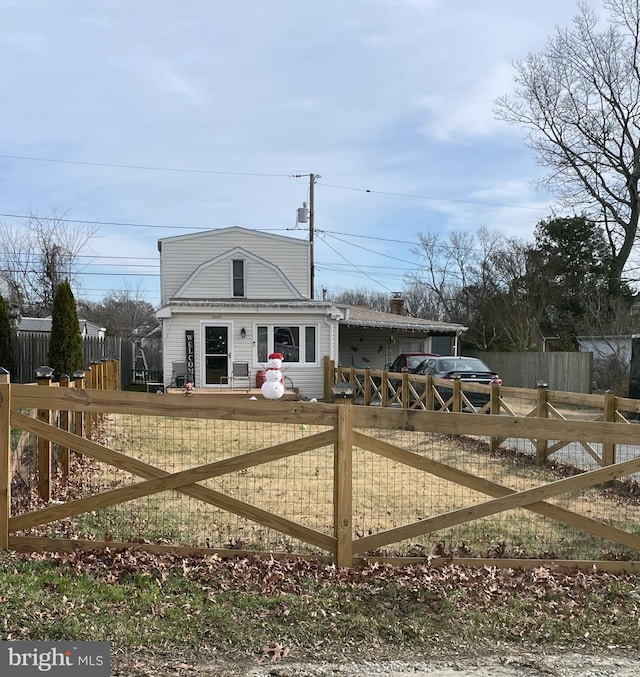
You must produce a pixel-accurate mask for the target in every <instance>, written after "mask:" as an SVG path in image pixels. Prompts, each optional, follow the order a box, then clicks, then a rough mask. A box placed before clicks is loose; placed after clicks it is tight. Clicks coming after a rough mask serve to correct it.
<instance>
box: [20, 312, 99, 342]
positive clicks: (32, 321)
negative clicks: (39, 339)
mask: <svg viewBox="0 0 640 677" xmlns="http://www.w3.org/2000/svg"><path fill="white" fill-rule="evenodd" d="M52 322H53V320H52V319H51V316H49V317H23V318H22V319H21V320H20V323H19V324H18V327H17V329H16V331H17V333H18V334H50V333H51V324H52ZM78 328H79V330H80V336H82V338H87V337H89V336H97V337H98V338H104V337H105V336H106V333H107V329H106V327H101V326H100V325H99V324H96V323H95V322H91V321H90V320H78Z"/></svg>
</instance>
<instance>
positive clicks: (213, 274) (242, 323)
mask: <svg viewBox="0 0 640 677" xmlns="http://www.w3.org/2000/svg"><path fill="white" fill-rule="evenodd" d="M158 249H159V251H160V289H161V307H160V308H159V309H158V311H157V312H156V316H157V317H158V319H159V320H160V322H161V326H162V355H163V369H164V384H165V386H170V385H172V384H175V383H176V377H177V376H178V375H179V374H178V371H180V372H181V373H180V376H182V375H184V376H185V377H186V379H187V380H192V381H193V382H194V384H195V387H196V388H212V389H215V388H219V387H221V386H224V385H226V384H227V383H228V382H229V378H230V377H231V376H232V375H233V370H234V363H244V364H248V365H249V370H250V373H251V379H252V382H253V385H256V384H257V382H258V381H257V380H256V374H257V372H259V371H261V370H264V368H265V366H266V363H267V359H268V356H269V354H270V353H271V352H281V353H282V354H283V355H284V363H283V373H284V374H285V376H286V377H288V378H289V379H290V381H291V384H292V385H293V387H295V388H297V390H298V392H299V394H300V395H301V396H302V397H308V398H311V397H318V398H320V397H322V395H323V377H324V372H323V362H324V357H325V356H328V357H329V358H330V359H332V360H333V361H334V362H335V363H336V364H339V365H342V366H348V367H350V366H358V367H367V366H368V367H371V368H377V369H382V368H384V366H385V365H387V364H388V363H389V362H391V360H392V359H393V358H394V357H395V355H396V354H398V353H400V352H406V351H408V350H410V351H424V352H439V353H455V352H456V350H457V343H458V337H459V336H460V334H461V333H462V332H463V331H465V330H466V327H463V326H462V325H457V324H451V323H445V322H432V321H429V320H419V319H416V318H411V317H407V316H405V315H402V314H401V312H402V302H401V299H394V306H393V307H394V308H395V311H394V313H378V312H374V311H371V310H368V309H364V308H358V307H354V306H348V305H344V304H338V303H334V302H332V301H325V300H317V299H313V298H311V296H312V294H311V274H310V270H311V250H310V244H309V242H308V241H306V240H302V239H298V238H292V237H285V236H282V235H272V234H266V233H261V232H257V231H253V230H248V229H246V228H240V227H231V228H222V229H218V230H210V231H206V232H200V233H193V234H188V235H178V236H175V237H168V238H163V239H161V240H159V241H158ZM185 368H186V373H185Z"/></svg>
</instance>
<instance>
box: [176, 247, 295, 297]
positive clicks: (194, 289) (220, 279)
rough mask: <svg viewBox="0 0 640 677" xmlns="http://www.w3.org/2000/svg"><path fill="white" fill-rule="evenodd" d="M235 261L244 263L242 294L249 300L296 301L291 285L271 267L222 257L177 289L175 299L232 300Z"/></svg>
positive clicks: (255, 262) (233, 257) (254, 261)
mask: <svg viewBox="0 0 640 677" xmlns="http://www.w3.org/2000/svg"><path fill="white" fill-rule="evenodd" d="M235 259H242V260H244V263H245V266H244V275H245V295H244V297H243V298H246V299H250V300H260V299H289V298H299V295H298V294H297V293H296V290H295V289H292V285H291V284H288V283H287V282H288V281H287V279H286V278H285V277H284V276H283V275H282V274H281V273H280V272H279V271H278V270H277V269H274V268H273V266H270V265H269V264H268V263H267V262H265V261H262V260H256V259H254V258H243V256H242V254H237V255H233V256H229V257H225V258H223V259H222V260H217V261H216V262H214V263H212V264H211V265H206V264H205V265H204V266H203V267H202V269H200V270H197V271H196V272H195V274H194V275H193V277H192V278H190V279H189V280H187V282H186V283H185V284H184V285H183V286H182V287H181V288H180V289H179V290H178V292H177V295H178V297H179V298H189V299H207V298H209V299H210V298H231V297H232V294H233V292H232V267H233V261H234V260H235Z"/></svg>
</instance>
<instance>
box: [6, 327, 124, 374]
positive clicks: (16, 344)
mask: <svg viewBox="0 0 640 677" xmlns="http://www.w3.org/2000/svg"><path fill="white" fill-rule="evenodd" d="M50 338H51V334H48V333H38V334H36V333H33V334H31V333H22V334H20V335H19V336H16V335H14V336H13V337H12V344H13V357H14V360H13V361H14V364H15V368H14V370H13V372H12V373H11V380H12V381H13V382H14V383H32V382H33V381H34V380H35V371H36V369H38V367H41V366H43V365H46V364H49V341H50ZM82 348H83V351H84V352H83V355H84V366H89V365H91V364H92V363H93V362H100V361H102V360H113V359H115V360H121V359H122V357H123V356H124V357H125V359H127V360H128V363H129V365H130V364H131V357H130V354H131V350H132V349H131V342H130V341H129V340H128V339H122V338H120V337H118V336H107V337H106V338H100V337H98V336H87V337H85V338H84V339H83V341H82ZM128 368H129V369H130V368H131V367H130V366H129V367H128Z"/></svg>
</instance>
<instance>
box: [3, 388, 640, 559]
mask: <svg viewBox="0 0 640 677" xmlns="http://www.w3.org/2000/svg"><path fill="white" fill-rule="evenodd" d="M136 397H142V398H144V397H145V396H144V395H138V394H131V398H132V402H135V401H136V400H135V398H136ZM148 397H149V398H150V399H149V400H144V399H143V400H140V401H141V402H147V401H151V396H148ZM163 397H170V396H163ZM161 400H162V398H160V400H156V399H153V401H154V402H156V401H158V402H160V401H161ZM313 406H314V405H311V404H307V405H306V407H307V412H308V413H309V412H312V411H313ZM315 406H317V407H318V408H320V409H321V408H322V407H325V408H326V406H327V405H315ZM339 408H340V407H338V409H339ZM354 409H355V407H354ZM323 411H325V410H323ZM28 413H29V415H30V416H31V417H35V415H36V410H30V411H29V412H28ZM176 413H179V412H176ZM527 413H528V411H527V410H526V406H525V409H524V410H523V413H522V414H521V415H522V416H525V417H526V416H527ZM576 413H577V414H579V415H580V416H582V417H583V418H582V419H581V420H584V421H595V420H597V418H598V416H599V415H601V413H600V414H598V413H597V412H595V411H582V412H573V413H571V415H576ZM411 414H413V415H414V418H412V419H411V421H413V422H416V421H421V420H423V419H420V418H416V417H421V416H423V417H427V418H425V419H424V420H428V421H440V420H445V419H446V417H455V416H456V415H454V414H447V413H436V414H434V413H428V414H427V413H422V412H411ZM221 415H222V414H221ZM310 415H311V414H310V413H309V416H310ZM211 416H212V417H211V418H204V417H198V418H194V417H189V416H179V415H139V414H134V413H123V412H119V413H103V414H99V415H95V417H94V418H95V422H94V425H93V428H92V440H93V442H95V443H97V444H99V445H101V447H104V448H106V449H109V450H111V451H112V452H114V453H115V454H121V455H122V458H126V459H132V460H135V461H136V462H137V463H139V464H143V465H142V466H141V467H143V468H147V469H148V470H149V471H148V473H146V474H144V473H143V474H142V476H140V474H139V473H137V472H133V471H132V470H131V469H127V468H129V466H128V465H127V463H121V464H118V463H115V462H104V461H100V460H94V459H90V458H88V457H86V456H83V455H80V454H77V453H74V452H72V454H71V462H70V464H69V474H68V476H67V477H65V476H63V474H62V465H61V463H60V458H61V451H62V449H61V447H60V446H59V445H54V447H53V468H54V476H55V478H56V481H55V483H54V486H53V489H52V500H53V503H54V504H56V503H60V504H62V503H67V502H70V501H72V500H74V499H79V498H88V497H93V496H97V495H99V494H101V492H108V491H114V490H117V489H122V488H127V487H132V486H134V485H136V483H138V482H141V481H142V479H143V478H147V479H149V478H150V477H159V476H165V475H171V474H173V473H179V472H187V471H188V472H191V471H193V470H194V469H196V468H199V467H200V466H203V465H207V464H212V463H220V462H223V461H229V462H230V461H233V460H235V459H238V458H241V457H245V456H246V455H247V454H255V453H258V452H261V451H263V450H269V449H273V448H276V447H279V446H282V445H286V444H287V443H294V442H296V441H300V440H305V439H308V440H311V441H312V440H314V439H315V436H319V435H321V434H322V433H327V432H330V431H331V430H332V429H333V428H332V426H331V425H316V424H313V423H310V422H308V421H309V420H310V419H309V416H307V418H305V419H304V420H305V421H307V422H299V421H295V422H291V421H290V420H288V419H289V418H291V417H290V416H288V417H287V416H284V417H283V418H282V420H277V421H271V420H264V417H261V418H262V419H263V420H250V419H249V420H248V419H247V418H246V417H245V418H244V420H236V419H234V418H233V416H232V415H230V414H229V412H228V411H227V412H225V413H224V417H222V418H215V412H214V411H213V410H212V414H211ZM457 416H458V418H456V419H455V420H456V421H460V422H464V421H471V420H472V419H473V418H475V417H473V416H471V415H467V414H458V415H457ZM562 416H564V414H562ZM428 417H431V418H428ZM443 417H444V418H443ZM502 418H504V419H507V418H508V417H493V416H492V417H488V416H487V417H484V419H485V420H486V421H487V422H488V424H489V423H490V424H491V425H492V426H494V427H495V432H494V433H493V434H495V435H499V433H500V425H501V419H502ZM52 420H53V421H54V425H55V424H56V421H59V416H57V415H56V413H55V412H54V415H53V417H52ZM391 420H394V421H395V418H394V417H393V415H392V414H390V417H389V418H388V420H387V419H384V420H381V421H377V422H375V421H376V417H375V416H373V415H372V424H371V425H368V426H367V427H362V426H360V427H358V428H357V430H356V431H355V432H357V434H358V435H359V436H356V437H355V438H354V439H355V442H354V443H353V445H352V453H353V456H352V462H351V477H350V484H349V486H350V491H351V511H352V526H351V533H352V539H353V541H354V548H355V551H356V552H357V553H359V554H362V555H364V556H368V557H375V556H410V555H419V556H450V557H460V556H465V557H466V556H469V557H516V558H525V557H527V558H554V559H592V560H603V559H633V558H634V557H635V556H636V555H637V548H634V547H633V546H632V545H629V544H628V540H629V539H627V540H626V541H625V539H624V538H622V539H617V540H616V539H615V538H614V539H613V540H612V538H611V532H607V533H604V532H603V530H602V528H601V527H602V525H605V526H607V527H611V528H615V529H618V530H620V531H621V532H624V533H625V534H629V535H631V536H632V537H635V536H638V535H640V489H639V486H638V482H637V479H636V476H635V475H633V474H628V475H624V476H622V477H620V478H618V479H615V480H612V481H610V482H606V483H604V484H597V485H595V486H593V487H589V488H585V489H580V490H577V491H571V492H568V493H566V492H565V493H562V494H560V495H558V496H555V497H554V496H552V497H549V498H546V499H545V505H546V506H550V509H547V510H544V509H540V505H539V504H538V503H534V504H532V505H530V506H529V508H531V509H528V508H521V507H516V508H513V509H507V510H502V511H497V512H496V513H495V514H490V515H488V516H481V517H478V518H475V517H470V518H468V519H463V518H460V519H459V520H457V521H456V520H454V521H453V522H451V521H450V520H449V522H450V523H447V525H446V526H443V527H441V526H439V523H438V522H437V520H438V519H440V518H441V517H442V516H447V515H450V514H452V513H455V511H460V512H463V511H465V510H467V511H469V510H471V509H473V508H474V507H475V506H480V505H482V504H483V503H485V502H486V501H488V500H490V499H492V498H497V497H500V496H504V495H507V494H509V493H515V492H522V491H526V490H530V489H533V488H535V487H540V486H545V485H548V484H549V483H551V482H555V481H557V480H559V479H562V478H567V477H572V476H575V475H578V474H580V473H583V472H584V471H588V470H590V469H593V468H594V467H600V465H601V462H600V461H599V460H598V458H601V455H602V453H603V448H602V447H603V443H601V442H600V443H598V442H588V443H586V442H584V441H571V442H569V443H568V444H564V445H563V446H562V448H561V449H559V450H558V451H556V452H554V453H552V454H550V455H549V456H548V457H547V459H546V462H545V463H544V464H542V465H541V464H539V463H538V461H539V456H538V455H537V451H538V449H537V447H536V440H535V439H533V440H532V439H530V437H514V436H510V437H506V438H504V439H503V440H502V443H501V444H500V446H499V447H497V448H496V447H495V446H493V445H492V436H491V435H483V434H465V430H464V425H462V423H461V424H460V426H459V432H458V434H452V433H447V434H445V433H443V432H441V431H440V432H436V431H435V428H437V427H438V426H437V425H434V426H433V427H434V430H433V431H431V430H428V429H427V430H425V429H415V426H414V425H407V420H406V419H403V418H401V417H398V419H397V423H394V424H393V425H390V424H389V423H388V421H391ZM449 420H453V419H451V418H449ZM575 420H580V419H575ZM373 422H375V424H374V423H373ZM488 424H487V425H488ZM541 425H542V423H541ZM70 427H71V429H73V420H72V422H71V426H70ZM423 427H425V426H423ZM426 427H427V428H428V426H426ZM485 427H487V426H485ZM318 439H320V438H318ZM322 439H324V438H322ZM368 439H371V440H373V441H374V442H372V443H371V444H369V443H367V442H366V440H368ZM554 443H555V441H554V440H546V444H547V447H548V448H553V445H554ZM11 450H12V463H11V467H12V477H13V480H12V501H13V505H12V511H11V514H12V515H14V516H17V515H22V514H25V513H28V512H30V511H33V510H34V509H41V508H43V507H45V506H46V505H47V503H46V502H45V501H42V500H41V499H39V498H38V494H37V488H38V463H39V458H38V438H37V437H36V435H34V434H33V433H29V432H24V431H23V430H20V429H18V427H16V426H13V427H12V428H11ZM335 453H336V448H335V444H334V443H333V442H331V443H329V442H326V441H324V442H322V443H319V444H318V445H316V446H314V445H313V444H310V445H309V448H308V449H307V447H296V446H292V447H290V448H289V447H287V449H286V450H285V451H283V453H282V454H279V455H278V457H277V458H275V459H274V460H269V458H268V457H267V458H266V462H258V461H256V462H253V461H247V462H246V463H244V464H239V465H236V466H233V467H234V468H235V469H232V470H231V471H229V472H227V471H226V468H221V469H220V472H217V471H216V473H214V476H212V477H209V478H208V479H201V480H198V485H197V486H198V487H201V488H203V489H204V490H205V491H206V492H208V493H205V495H204V498H205V500H203V495H202V494H201V493H200V494H198V495H194V494H193V493H189V492H188V491H185V490H183V489H184V486H188V484H189V483H188V482H186V480H185V484H184V485H181V486H180V488H179V489H178V488H176V489H171V490H162V491H154V492H153V493H149V494H148V495H144V496H138V497H136V498H134V499H132V500H122V501H118V502H117V503H114V504H112V505H108V506H106V507H104V506H103V507H96V508H95V509H92V510H90V511H87V512H83V513H81V514H78V515H74V516H70V517H65V518H64V519H59V520H53V521H49V522H47V523H45V524H42V525H39V526H33V527H31V528H28V529H24V530H18V531H17V532H16V534H17V535H34V536H47V537H54V538H74V539H87V540H91V541H100V542H110V541H114V542H133V543H154V544H166V545H173V546H185V547H193V548H215V549H232V550H233V549H236V550H243V551H249V550H250V551H273V552H275V551H278V552H295V553H299V554H302V555H305V554H312V555H315V554H320V553H322V552H325V553H326V550H327V547H326V546H325V547H322V546H321V545H318V543H324V541H322V536H325V537H327V538H328V539H330V538H333V537H334V536H335V533H336V526H335V519H336V518H335V515H336V505H335V503H336V461H335ZM616 455H617V458H618V459H619V460H628V459H636V458H639V457H640V444H638V445H636V444H618V445H617V446H616ZM119 458H120V457H119V456H114V459H115V460H116V461H117V460H118V459H119ZM423 461H424V463H423ZM427 463H428V465H426V464H427ZM229 467H231V466H229ZM223 470H224V472H223ZM191 486H193V485H191ZM278 520H280V521H278ZM282 522H287V523H292V524H295V525H301V527H304V528H305V529H308V530H311V531H312V532H314V533H317V534H319V535H320V536H319V537H318V539H316V542H314V540H313V539H311V540H309V539H305V538H297V537H296V536H295V529H289V530H287V529H286V528H285V529H282V528H278V526H279V524H281V523H282ZM412 523H423V524H424V525H426V527H425V529H424V533H420V534H418V535H412V536H411V537H409V538H403V537H402V532H398V535H399V537H398V538H397V539H396V540H391V541H389V542H388V543H385V544H383V545H380V546H377V545H376V546H375V547H371V548H366V549H359V547H358V542H359V541H361V542H362V543H367V542H368V541H367V539H370V538H372V537H374V536H376V535H379V534H384V533H385V532H387V531H389V530H394V529H396V530H398V529H401V528H402V527H404V526H405V525H409V524H412ZM362 539H364V540H362Z"/></svg>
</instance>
